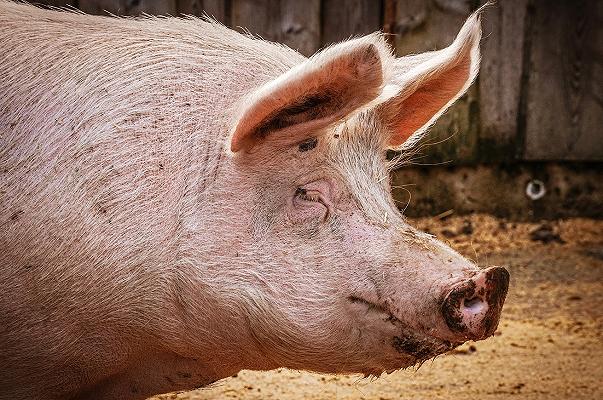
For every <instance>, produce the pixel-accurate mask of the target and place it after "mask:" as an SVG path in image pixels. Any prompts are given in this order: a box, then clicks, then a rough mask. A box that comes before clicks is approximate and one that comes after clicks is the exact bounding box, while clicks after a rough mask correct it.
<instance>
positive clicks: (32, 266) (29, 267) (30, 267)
mask: <svg viewBox="0 0 603 400" xmlns="http://www.w3.org/2000/svg"><path fill="white" fill-rule="evenodd" d="M23 268H25V269H32V268H35V266H34V265H31V264H26V265H24V266H23Z"/></svg>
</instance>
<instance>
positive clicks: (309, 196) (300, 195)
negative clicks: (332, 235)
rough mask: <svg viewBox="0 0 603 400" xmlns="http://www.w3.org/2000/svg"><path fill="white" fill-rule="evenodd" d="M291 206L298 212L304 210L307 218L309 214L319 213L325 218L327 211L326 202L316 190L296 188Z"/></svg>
mask: <svg viewBox="0 0 603 400" xmlns="http://www.w3.org/2000/svg"><path fill="white" fill-rule="evenodd" d="M293 204H294V205H295V207H296V208H297V209H298V210H304V214H306V216H307V217H309V216H310V214H307V213H308V212H310V213H311V214H315V213H320V214H321V215H323V216H325V214H326V213H327V211H328V207H327V201H326V199H325V198H324V197H323V195H322V194H321V192H319V191H318V190H310V189H305V188H302V187H298V188H297V190H296V191H295V196H294V198H293Z"/></svg>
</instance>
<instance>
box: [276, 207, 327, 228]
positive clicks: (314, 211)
mask: <svg viewBox="0 0 603 400" xmlns="http://www.w3.org/2000/svg"><path fill="white" fill-rule="evenodd" d="M327 213H328V210H327V208H326V207H325V206H324V205H323V204H321V203H319V202H315V203H313V202H307V204H303V205H296V204H294V203H293V202H292V201H291V202H289V203H288V204H287V213H286V214H287V220H288V221H289V223H290V224H292V225H312V226H313V227H315V226H316V225H317V224H320V222H321V221H323V220H324V219H325V218H326V216H327Z"/></svg>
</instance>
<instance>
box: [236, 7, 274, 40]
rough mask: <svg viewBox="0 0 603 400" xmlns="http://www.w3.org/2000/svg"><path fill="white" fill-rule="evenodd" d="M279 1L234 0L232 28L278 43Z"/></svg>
mask: <svg viewBox="0 0 603 400" xmlns="http://www.w3.org/2000/svg"><path fill="white" fill-rule="evenodd" d="M278 8H279V4H278V0H232V11H231V18H232V26H233V28H235V29H236V28H240V29H243V30H245V31H249V32H250V33H253V34H254V35H259V36H261V37H262V38H264V39H266V40H272V41H277V40H278V38H279V36H280V35H279V32H278V29H277V21H276V18H277V15H278V14H279V11H278Z"/></svg>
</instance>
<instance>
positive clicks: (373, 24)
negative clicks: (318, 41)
mask: <svg viewBox="0 0 603 400" xmlns="http://www.w3.org/2000/svg"><path fill="white" fill-rule="evenodd" d="M381 13H382V2H381V1H378V0H347V1H339V0H323V1H322V43H323V45H325V44H329V43H335V42H339V41H342V40H345V39H348V38H349V37H351V36H360V35H366V34H367V33H372V32H375V31H378V30H380V29H381V27H382V21H381Z"/></svg>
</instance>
